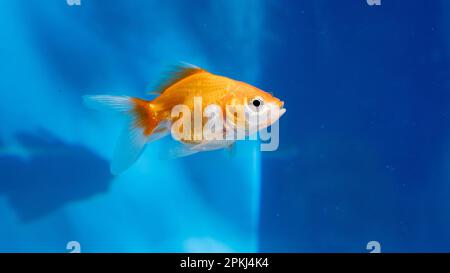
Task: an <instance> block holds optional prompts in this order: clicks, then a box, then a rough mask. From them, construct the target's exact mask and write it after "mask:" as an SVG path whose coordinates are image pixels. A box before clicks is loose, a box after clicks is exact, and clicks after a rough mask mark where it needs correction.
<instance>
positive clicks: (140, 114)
mask: <svg viewBox="0 0 450 273" xmlns="http://www.w3.org/2000/svg"><path fill="white" fill-rule="evenodd" d="M83 100H84V102H85V104H86V105H87V106H89V107H91V108H94V109H98V110H112V111H115V112H120V113H123V114H125V116H126V117H127V120H126V122H125V126H124V128H123V130H122V133H121V135H120V137H119V140H118V142H117V144H116V148H115V150H114V154H113V159H112V162H111V173H113V174H115V175H116V174H120V173H121V172H123V171H125V170H126V169H128V168H129V167H130V166H131V165H132V164H133V163H134V162H135V161H136V160H137V159H138V158H139V156H140V155H141V154H142V152H143V151H144V148H145V146H146V144H147V142H148V141H150V140H152V139H155V138H156V136H155V135H154V134H153V135H152V132H154V131H157V134H158V135H160V134H161V133H166V130H165V128H158V130H155V129H156V128H157V127H158V123H159V121H158V120H157V118H156V115H155V113H154V112H153V111H152V110H151V108H150V107H149V102H148V101H145V100H142V99H138V98H132V97H127V96H110V95H87V96H83ZM151 136H152V137H151Z"/></svg>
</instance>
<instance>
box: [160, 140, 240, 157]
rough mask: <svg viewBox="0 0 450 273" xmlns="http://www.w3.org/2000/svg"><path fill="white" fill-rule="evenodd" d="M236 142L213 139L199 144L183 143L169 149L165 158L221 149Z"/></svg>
mask: <svg viewBox="0 0 450 273" xmlns="http://www.w3.org/2000/svg"><path fill="white" fill-rule="evenodd" d="M234 142H235V141H234V140H212V141H202V142H201V143H199V144H184V143H181V144H180V145H178V146H177V147H175V148H173V149H171V150H170V151H169V154H168V155H167V156H166V157H164V158H167V159H175V158H180V157H186V156H190V155H193V154H196V153H199V152H208V151H215V150H220V149H223V148H227V147H229V146H230V145H232V144H233V143H234Z"/></svg>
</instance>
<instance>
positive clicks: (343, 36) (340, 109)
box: [0, 0, 450, 252]
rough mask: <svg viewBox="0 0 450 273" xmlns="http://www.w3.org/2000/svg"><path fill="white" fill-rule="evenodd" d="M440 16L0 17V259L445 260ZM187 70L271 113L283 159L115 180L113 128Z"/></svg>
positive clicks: (218, 10) (18, 5) (189, 13)
mask: <svg viewBox="0 0 450 273" xmlns="http://www.w3.org/2000/svg"><path fill="white" fill-rule="evenodd" d="M449 5H450V3H448V1H445V0H441V1H439V0H435V1H426V0H415V1H401V0H391V1H387V0H384V1H383V0H382V4H381V6H369V5H368V4H367V3H366V1H365V0H358V1H332V0H329V1H326V0H320V1H318V0H314V1H313V0H311V1H306V0H305V1H287V0H277V1H274V0H266V1H263V0H260V1H258V0H242V1H241V0H232V1H219V0H217V1H206V0H205V1H203V0H202V1H200V0H199V1H181V0H180V1H150V0H148V1H146V0H130V1H121V0H108V1H104V0H81V6H69V5H67V3H66V2H65V1H64V0H45V1H27V0H15V1H12V0H10V1H7V0H5V1H0V39H1V41H2V42H1V44H0V60H1V62H0V73H1V74H0V75H1V76H0V94H1V95H0V122H1V124H2V126H1V127H0V136H1V140H0V251H1V252H67V251H68V250H66V244H67V243H68V242H69V241H72V240H75V241H78V242H80V244H81V250H82V251H83V252H143V251H145V252H199V251H200V252H222V251H233V252H258V251H259V252H279V251H281V252H367V250H366V244H367V243H368V242H369V241H372V240H375V241H378V242H380V244H381V250H382V251H383V252H422V251H424V252H433V251H438V252H441V251H446V252H448V251H450V200H449V196H450V179H449V178H450V168H449V167H450V141H449V138H448V136H449V134H450V130H449V129H450V126H449V125H450V120H449V119H450V105H449V103H450V94H449V78H448V76H449V72H450V71H449V54H450V52H449V49H450V38H449V37H450V35H449V33H450V29H449V28H450V16H449V11H450V6H449ZM179 61H185V62H189V63H193V64H196V65H199V66H201V67H204V68H207V69H209V70H211V71H212V72H215V73H218V74H223V75H227V76H229V77H232V78H235V79H239V80H243V81H246V82H249V83H251V84H254V85H256V86H258V87H260V88H262V89H264V90H267V91H271V92H274V93H275V95H276V96H277V97H279V98H281V99H282V100H284V101H285V106H286V108H287V113H286V114H285V116H283V118H282V119H281V121H280V138H281V140H280V147H279V149H278V150H277V151H276V152H264V153H261V152H259V146H258V143H255V142H247V143H239V144H238V145H237V148H236V152H235V155H234V156H230V155H229V154H227V152H226V151H217V152H210V153H204V154H199V155H195V156H192V157H189V158H184V159H178V160H160V159H159V157H158V154H164V153H166V152H167V149H168V147H170V145H171V143H170V142H168V141H165V140H162V141H158V142H155V143H152V144H151V145H149V147H148V148H147V150H146V152H145V153H144V155H143V156H142V158H141V159H140V160H139V161H138V162H137V164H136V165H135V166H133V167H132V168H131V169H130V170H128V171H127V172H125V173H124V174H122V175H120V176H117V177H114V176H112V175H111V174H110V173H109V160H110V158H111V154H112V150H113V147H114V143H115V140H116V138H117V136H118V134H119V131H120V128H121V120H120V119H119V118H118V117H116V116H111V115H104V114H101V113H96V112H93V111H91V110H89V109H86V108H85V107H84V106H83V105H82V102H81V96H82V95H83V94H103V93H106V94H114V95H121V94H125V95H133V96H141V97H143V96H144V94H145V91H146V90H148V86H151V85H153V84H155V83H157V82H158V80H159V79H160V78H161V75H162V74H163V73H164V71H165V68H166V67H167V66H168V65H172V64H176V63H178V62H179Z"/></svg>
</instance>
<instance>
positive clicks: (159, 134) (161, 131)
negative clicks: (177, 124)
mask: <svg viewBox="0 0 450 273" xmlns="http://www.w3.org/2000/svg"><path fill="white" fill-rule="evenodd" d="M170 124H171V123H170V122H168V121H162V122H160V123H159V124H158V126H156V128H155V129H153V131H152V134H151V135H150V137H149V139H148V140H147V142H152V141H155V140H158V139H161V138H163V137H165V136H167V135H168V134H170Z"/></svg>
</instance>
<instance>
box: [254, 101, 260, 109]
mask: <svg viewBox="0 0 450 273" xmlns="http://www.w3.org/2000/svg"><path fill="white" fill-rule="evenodd" d="M260 105H261V102H260V101H259V100H254V101H253V106H255V107H259V106H260Z"/></svg>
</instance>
